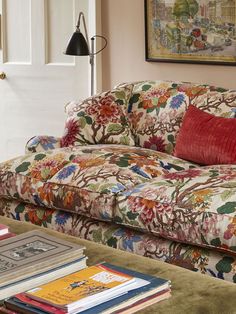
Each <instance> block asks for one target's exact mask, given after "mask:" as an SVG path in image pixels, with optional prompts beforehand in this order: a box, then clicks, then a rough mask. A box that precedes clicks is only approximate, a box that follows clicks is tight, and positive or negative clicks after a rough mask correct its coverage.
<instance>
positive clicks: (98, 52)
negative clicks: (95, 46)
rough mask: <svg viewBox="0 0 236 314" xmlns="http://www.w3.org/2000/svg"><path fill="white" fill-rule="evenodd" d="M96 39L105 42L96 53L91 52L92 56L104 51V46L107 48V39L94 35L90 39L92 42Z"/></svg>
mask: <svg viewBox="0 0 236 314" xmlns="http://www.w3.org/2000/svg"><path fill="white" fill-rule="evenodd" d="M96 37H99V38H102V39H103V40H104V41H105V44H104V46H103V47H102V48H101V49H99V50H98V51H96V52H92V54H93V55H96V54H98V53H99V52H101V51H102V50H103V49H105V48H106V46H107V39H106V38H105V37H104V36H101V35H94V36H93V37H92V38H91V40H94V39H95V38H96Z"/></svg>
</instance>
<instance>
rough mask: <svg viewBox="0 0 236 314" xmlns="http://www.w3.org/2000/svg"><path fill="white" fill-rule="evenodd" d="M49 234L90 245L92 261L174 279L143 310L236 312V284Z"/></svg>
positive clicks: (17, 226)
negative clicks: (163, 295)
mask: <svg viewBox="0 0 236 314" xmlns="http://www.w3.org/2000/svg"><path fill="white" fill-rule="evenodd" d="M0 223H3V224H6V225H8V226H10V230H11V231H12V232H15V233H17V234H18V233H22V232H26V231H30V230H32V229H35V228H40V229H42V228H41V227H36V226H34V225H31V224H28V223H24V222H17V221H14V220H11V219H8V218H5V217H0ZM43 230H44V231H45V232H47V233H49V234H53V235H54V236H55V235H56V236H57V237H61V238H64V239H66V240H69V241H72V242H77V243H80V244H82V245H85V246H86V252H85V254H86V255H87V256H88V265H91V264H95V263H99V262H102V261H106V262H109V263H113V264H115V265H119V266H123V267H127V268H131V269H134V270H137V271H140V272H143V273H147V274H151V275H156V276H158V277H163V278H166V279H170V280H171V282H172V296H171V298H170V299H168V300H165V301H162V302H160V303H156V304H155V305H153V306H150V307H148V308H146V309H144V310H142V311H140V312H139V313H145V314H149V313H158V314H162V313H163V314H172V313H173V314H184V313H186V314H195V313H199V314H234V313H236V284H232V283H229V282H225V281H223V280H220V279H214V278H211V277H208V276H204V275H201V274H199V273H194V272H192V271H189V270H185V269H183V268H180V267H177V266H173V265H169V264H167V263H163V262H160V261H156V260H152V259H150V258H145V257H142V256H137V255H134V254H131V253H127V252H123V251H120V250H116V249H112V248H109V247H106V246H103V245H99V244H96V243H93V242H89V241H86V240H83V239H78V238H75V237H71V236H66V235H64V234H61V233H58V232H55V231H52V230H49V229H43Z"/></svg>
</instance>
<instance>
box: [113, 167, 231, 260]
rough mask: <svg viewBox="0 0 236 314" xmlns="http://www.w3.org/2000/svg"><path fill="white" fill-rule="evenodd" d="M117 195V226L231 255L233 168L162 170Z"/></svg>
mask: <svg viewBox="0 0 236 314" xmlns="http://www.w3.org/2000/svg"><path fill="white" fill-rule="evenodd" d="M121 194H123V195H121V196H118V200H117V203H118V206H117V207H116V210H117V212H116V214H115V221H116V222H118V223H119V224H122V225H125V226H130V227H135V228H136V229H140V230H144V231H148V232H151V233H152V234H154V235H160V236H162V237H165V238H169V239H174V240H177V241H181V242H184V243H190V244H195V245H200V246H203V247H210V248H212V247H217V249H220V250H224V251H229V252H230V253H231V254H234V255H236V220H235V213H236V200H235V195H236V166H231V167H229V166H228V165H222V166H212V167H203V168H194V169H188V170H184V171H178V172H176V173H169V172H166V173H165V174H164V175H162V176H159V177H158V178H155V179H153V180H152V181H151V182H148V183H143V184H141V185H139V186H135V188H134V189H133V190H129V191H128V192H127V191H124V192H121Z"/></svg>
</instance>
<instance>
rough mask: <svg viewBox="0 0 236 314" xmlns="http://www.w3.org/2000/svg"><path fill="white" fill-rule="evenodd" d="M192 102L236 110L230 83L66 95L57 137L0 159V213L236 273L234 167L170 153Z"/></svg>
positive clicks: (230, 114)
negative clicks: (77, 97)
mask: <svg viewBox="0 0 236 314" xmlns="http://www.w3.org/2000/svg"><path fill="white" fill-rule="evenodd" d="M190 104H192V105H195V106H197V107H198V108H200V109H201V110H204V111H207V112H209V113H211V114H214V115H216V116H223V117H227V118H234V117H235V116H236V92H235V91H229V90H225V89H222V88H215V87H212V86H208V85H198V84H190V83H179V82H177V83H176V82H163V81H144V82H136V83H132V84H122V85H120V86H118V87H116V88H115V89H113V90H112V91H108V92H105V93H102V94H99V95H96V96H94V97H90V98H88V99H86V100H85V101H82V102H80V103H75V102H72V103H70V104H69V105H68V106H67V109H66V110H67V114H68V118H67V121H66V127H65V134H64V136H63V137H62V138H61V139H59V138H55V137H47V136H39V137H34V138H33V139H31V140H30V141H29V142H28V144H27V146H26V152H27V153H30V154H26V155H25V156H22V157H18V158H16V159H13V160H10V161H7V162H5V163H2V164H0V214H1V215H6V216H8V217H12V218H14V219H18V220H26V221H30V222H32V223H35V224H38V225H43V226H45V227H50V228H53V229H56V230H58V231H61V232H66V233H70V234H73V235H75V236H80V237H84V238H86V239H88V240H92V241H95V242H99V243H103V244H107V245H110V246H112V247H116V248H120V249H123V250H129V251H132V252H134V253H137V254H141V255H144V256H147V257H152V258H157V259H161V260H164V261H167V262H170V263H173V264H176V265H179V266H182V267H186V268H188V269H191V270H194V271H200V272H201V273H207V274H210V275H212V276H215V277H218V278H222V279H227V280H229V281H233V282H236V257H235V256H236V254H235V252H236V240H235V237H236V219H235V217H236V215H235V213H236V201H235V195H236V166H235V165H227V166H224V165H222V166H211V167H199V166H198V165H196V164H192V163H189V162H187V161H184V160H181V159H178V158H176V157H174V156H172V155H171V154H172V152H173V149H174V147H175V142H176V136H177V135H178V132H179V129H180V127H181V124H182V120H183V116H184V114H185V111H186V109H187V107H188V106H189V105H190ZM91 144H92V145H91ZM94 144H96V145H94ZM135 146H136V147H135Z"/></svg>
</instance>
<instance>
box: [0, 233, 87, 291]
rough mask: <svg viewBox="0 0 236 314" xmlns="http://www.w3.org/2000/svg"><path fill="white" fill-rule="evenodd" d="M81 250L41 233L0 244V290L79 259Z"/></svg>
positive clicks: (71, 244)
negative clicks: (7, 285) (17, 281)
mask: <svg viewBox="0 0 236 314" xmlns="http://www.w3.org/2000/svg"><path fill="white" fill-rule="evenodd" d="M83 250H84V247H82V246H81V245H79V244H75V243H71V242H69V241H65V240H62V239H61V238H56V237H54V236H51V235H48V234H47V233H44V232H41V231H37V230H36V231H30V232H26V233H23V234H20V235H17V236H15V237H12V238H8V239H6V240H2V241H0V288H1V287H4V286H5V285H6V284H10V283H13V282H15V281H16V280H22V279H24V278H28V277H30V276H33V275H37V274H40V273H41V272H45V271H48V270H50V269H53V268H55V267H59V266H62V265H64V264H67V263H69V262H72V261H74V260H77V259H79V258H80V257H82V256H83Z"/></svg>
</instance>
